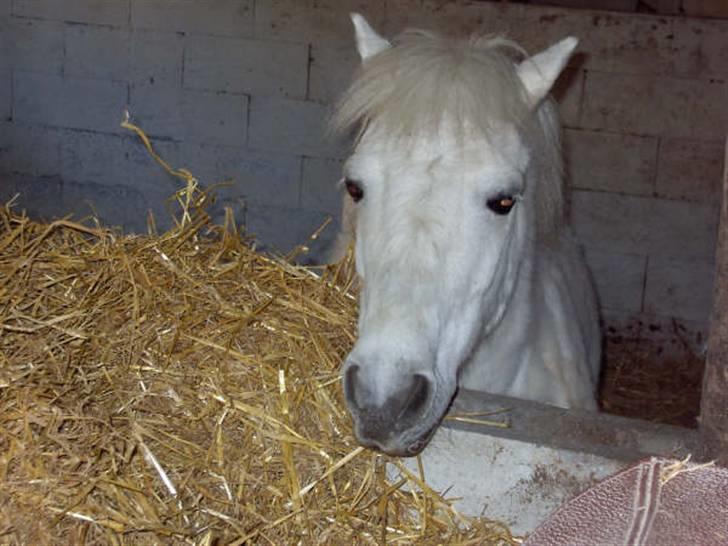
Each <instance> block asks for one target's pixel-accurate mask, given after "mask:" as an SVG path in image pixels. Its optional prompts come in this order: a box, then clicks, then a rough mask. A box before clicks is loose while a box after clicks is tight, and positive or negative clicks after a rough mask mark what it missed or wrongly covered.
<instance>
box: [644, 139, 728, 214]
mask: <svg viewBox="0 0 728 546" xmlns="http://www.w3.org/2000/svg"><path fill="white" fill-rule="evenodd" d="M723 155H724V144H723V142H722V141H719V140H709V141H705V140H686V139H673V138H665V139H662V140H661V141H660V153H659V159H658V170H657V193H658V195H660V196H662V197H668V198H671V199H682V200H685V201H703V202H706V203H715V202H718V201H720V188H721V178H722V175H723Z"/></svg>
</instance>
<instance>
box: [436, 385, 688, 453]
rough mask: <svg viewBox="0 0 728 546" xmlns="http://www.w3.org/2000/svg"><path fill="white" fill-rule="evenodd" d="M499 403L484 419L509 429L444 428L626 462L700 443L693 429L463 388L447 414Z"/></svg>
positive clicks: (482, 409)
mask: <svg viewBox="0 0 728 546" xmlns="http://www.w3.org/2000/svg"><path fill="white" fill-rule="evenodd" d="M503 408H508V409H509V411H507V412H503V413H502V414H496V415H493V416H488V417H483V419H492V420H499V421H506V422H508V423H509V425H510V426H509V427H508V428H496V427H488V426H485V425H473V424H468V423H461V422H458V421H445V424H444V428H451V429H454V430H463V431H466V432H475V433H479V434H482V435H484V436H494V437H499V438H510V439H515V440H523V441H527V442H530V443H533V444H537V445H544V446H549V447H554V448H557V449H569V450H575V451H580V452H584V453H592V454H595V455H599V456H603V457H610V458H614V459H618V460H621V461H624V462H625V463H628V462H632V461H636V460H638V459H640V458H643V457H648V456H651V455H661V456H663V457H685V456H686V455H687V454H689V453H693V452H697V451H698V447H699V442H700V439H699V433H698V430H697V429H687V428H682V427H676V426H672V425H663V424H660V423H650V422H647V421H640V420H637V419H628V418H625V417H618V416H616V415H609V414H607V413H592V412H588V411H582V410H565V409H561V408H555V407H552V406H546V405H544V404H539V403H536V402H529V401H527V400H518V399H515V398H509V397H507V396H497V395H493V394H487V393H480V392H473V391H465V390H464V391H461V392H460V393H459V394H458V396H457V398H456V400H455V402H454V403H453V407H452V409H451V410H450V415H455V414H458V413H470V412H486V411H495V410H499V409H503Z"/></svg>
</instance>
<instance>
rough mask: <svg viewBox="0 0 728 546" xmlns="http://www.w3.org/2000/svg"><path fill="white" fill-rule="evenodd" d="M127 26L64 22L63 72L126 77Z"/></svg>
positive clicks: (127, 76)
mask: <svg viewBox="0 0 728 546" xmlns="http://www.w3.org/2000/svg"><path fill="white" fill-rule="evenodd" d="M129 42H130V40H129V29H128V28H123V29H120V28H112V27H101V26H92V25H72V24H69V25H66V52H65V63H64V74H65V75H66V76H73V77H78V78H89V79H101V80H117V81H127V80H128V79H129V65H130V62H129Z"/></svg>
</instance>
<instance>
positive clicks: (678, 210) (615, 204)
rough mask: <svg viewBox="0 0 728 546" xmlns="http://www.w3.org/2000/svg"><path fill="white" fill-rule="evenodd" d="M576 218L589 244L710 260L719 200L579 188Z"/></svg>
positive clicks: (575, 194)
mask: <svg viewBox="0 0 728 546" xmlns="http://www.w3.org/2000/svg"><path fill="white" fill-rule="evenodd" d="M571 218H572V223H573V225H574V229H575V230H576V232H577V234H578V235H579V239H580V241H581V242H582V243H583V244H584V246H585V247H586V248H588V249H590V250H599V251H603V252H617V253H624V254H646V255H648V256H649V257H650V258H652V257H655V258H680V259H695V260H708V261H710V260H713V257H714V255H715V244H716V232H717V222H718V215H717V207H715V206H714V205H713V206H711V205H704V204H701V203H687V202H680V201H669V200H666V199H654V198H646V197H634V196H629V195H618V194H613V193H603V192H594V191H583V190H576V191H573V192H571Z"/></svg>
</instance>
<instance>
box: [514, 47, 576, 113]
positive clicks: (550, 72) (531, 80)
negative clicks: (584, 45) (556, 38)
mask: <svg viewBox="0 0 728 546" xmlns="http://www.w3.org/2000/svg"><path fill="white" fill-rule="evenodd" d="M578 43H579V40H577V39H576V38H574V37H573V36H569V37H568V38H564V39H563V40H561V41H560V42H558V43H556V44H554V45H552V46H551V47H549V48H548V49H546V50H545V51H542V52H541V53H537V54H536V55H534V56H533V57H529V58H528V59H526V60H524V61H523V62H522V63H521V64H520V65H518V68H517V69H516V70H517V72H518V76H519V77H520V78H521V82H523V86H524V87H525V88H526V91H527V92H528V95H529V97H530V99H531V103H532V105H533V106H536V105H537V104H538V103H539V102H541V101H542V100H543V98H544V97H545V96H546V95H548V93H549V91H550V90H551V87H552V86H553V85H554V82H555V81H556V78H558V77H559V74H561V71H562V70H563V69H564V67H565V66H566V63H567V62H568V60H569V57H571V54H572V53H573V52H574V49H576V45H577V44H578Z"/></svg>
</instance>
